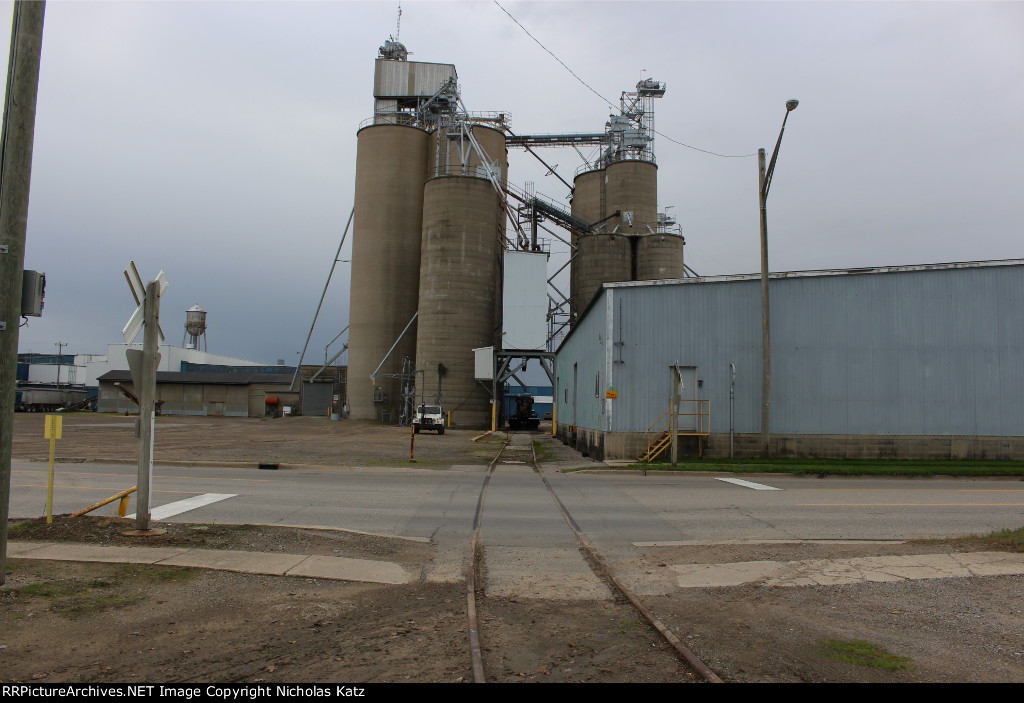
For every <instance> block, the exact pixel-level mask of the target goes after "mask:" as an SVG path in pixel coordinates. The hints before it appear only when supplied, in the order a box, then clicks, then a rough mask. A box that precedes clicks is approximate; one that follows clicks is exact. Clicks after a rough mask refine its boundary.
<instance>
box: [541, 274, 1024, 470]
mask: <svg viewBox="0 0 1024 703" xmlns="http://www.w3.org/2000/svg"><path fill="white" fill-rule="evenodd" d="M759 281H760V279H759V276H757V275H742V276H719V277H705V278H689V279H677V280H667V281H636V282H627V283H606V284H604V286H603V287H602V289H601V290H600V291H599V292H598V293H597V295H596V296H595V297H594V299H593V300H591V301H590V305H589V306H588V308H587V310H586V311H585V313H584V315H583V316H582V317H581V319H580V321H579V322H578V324H577V325H576V326H575V328H574V329H573V330H572V332H571V333H570V334H569V336H568V337H566V339H565V341H564V342H563V343H562V345H561V347H560V348H559V351H558V356H557V364H556V369H557V383H556V392H555V402H556V416H555V417H556V421H557V433H558V434H559V435H560V436H561V437H562V438H563V440H565V441H568V442H572V443H574V444H575V445H576V446H577V447H578V448H579V449H580V450H581V451H583V452H584V453H588V454H590V455H591V456H595V457H599V458H601V457H603V458H629V457H633V458H635V457H637V456H638V455H640V454H641V453H642V452H643V451H644V450H645V449H646V448H647V446H648V429H649V428H650V427H651V426H652V424H654V423H656V422H657V421H658V420H659V417H661V416H662V415H663V414H665V413H666V411H667V410H668V408H669V403H670V396H671V393H672V386H673V384H674V383H677V382H678V380H681V381H682V386H683V390H682V391H681V398H682V401H683V402H682V403H681V405H680V410H679V411H680V413H683V415H681V416H680V425H679V429H680V432H689V433H691V434H692V435H693V436H692V437H691V438H690V440H689V441H690V444H691V447H690V448H691V449H696V448H697V447H698V445H697V443H696V442H697V439H698V437H699V439H700V442H701V443H703V445H704V451H705V453H707V454H711V455H716V456H728V455H729V451H730V429H732V431H733V432H734V433H735V435H734V442H735V443H734V447H735V452H736V454H737V455H748V456H749V455H751V454H753V453H755V452H756V451H757V450H758V446H759V445H758V439H759V431H760V411H761V292H760V282H759ZM770 285H771V329H772V343H771V344H772V346H771V354H772V356H771V358H772V362H771V367H772V368H771V372H772V373H771V377H772V385H771V432H772V441H771V451H772V453H773V454H775V455H780V456H820V457H849V458H855V457H858V458H859V457H894V458H895V457H901V458H904V457H905V458H949V457H954V458H1015V459H1022V458H1024V260H1020V259H1017V260H1010V261H982V262H966V263H953V264H935V265H922V266H899V267H886V268H872V269H852V270H832V271H801V272H792V273H773V274H771V283H770ZM731 365H734V366H735V385H734V401H733V403H734V406H733V413H732V415H733V417H734V420H733V422H732V427H730V383H731V381H732V378H733V376H732V367H731ZM673 367H677V368H678V376H675V375H674V372H673V370H672V368H673ZM673 379H676V380H675V381H674V380H673ZM609 396H611V397H609ZM697 401H701V402H697ZM663 421H664V420H663ZM655 429H656V428H655Z"/></svg>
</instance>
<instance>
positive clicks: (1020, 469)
mask: <svg viewBox="0 0 1024 703" xmlns="http://www.w3.org/2000/svg"><path fill="white" fill-rule="evenodd" d="M588 468H589V467H588ZM608 468H609V469H615V470H619V471H621V470H623V469H625V470H636V471H642V470H643V469H647V470H648V471H722V472H729V473H739V474H744V473H747V474H752V473H758V474H762V473H763V474H772V473H775V474H811V475H815V476H1024V462H1021V461H966V460H962V461H952V460H950V461H946V460H937V461H905V460H895V459H893V460H887V459H874V460H865V459H761V458H754V457H750V458H743V459H718V458H716V459H698V460H693V459H686V460H683V461H680V462H679V463H678V464H677V465H675V466H672V465H671V464H669V463H668V462H667V461H655V462H652V463H650V464H630V465H628V466H615V467H608Z"/></svg>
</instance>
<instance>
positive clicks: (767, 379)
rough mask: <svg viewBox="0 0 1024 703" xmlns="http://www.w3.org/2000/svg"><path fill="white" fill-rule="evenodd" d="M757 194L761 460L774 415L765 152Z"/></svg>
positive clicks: (760, 151) (760, 162)
mask: <svg viewBox="0 0 1024 703" xmlns="http://www.w3.org/2000/svg"><path fill="white" fill-rule="evenodd" d="M757 168H758V179H757V191H758V197H759V199H760V203H761V438H760V442H759V445H760V447H761V456H762V457H764V458H768V454H769V440H770V439H771V426H772V421H771V414H772V356H771V354H772V352H771V349H772V333H771V306H770V305H769V303H768V206H767V204H766V202H765V201H766V199H767V197H768V193H767V192H766V189H765V182H766V181H765V167H764V149H758V150H757Z"/></svg>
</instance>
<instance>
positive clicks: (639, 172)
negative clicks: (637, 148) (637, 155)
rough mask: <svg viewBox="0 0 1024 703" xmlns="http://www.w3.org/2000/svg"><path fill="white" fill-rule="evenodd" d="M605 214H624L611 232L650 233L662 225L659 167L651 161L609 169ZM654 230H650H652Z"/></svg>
mask: <svg viewBox="0 0 1024 703" xmlns="http://www.w3.org/2000/svg"><path fill="white" fill-rule="evenodd" d="M605 176H606V181H605V183H606V184H605V214H606V215H610V214H611V213H613V212H615V211H616V210H618V211H620V212H621V213H622V214H621V215H620V216H619V217H616V218H614V219H612V220H610V221H609V223H608V226H607V230H608V231H618V232H621V233H625V234H635V233H637V232H644V233H647V232H650V231H652V230H654V229H655V228H656V227H657V223H658V166H657V164H655V163H652V162H650V161H639V160H631V161H616V162H615V163H611V164H608V167H607V168H606V169H605ZM648 228H650V229H648Z"/></svg>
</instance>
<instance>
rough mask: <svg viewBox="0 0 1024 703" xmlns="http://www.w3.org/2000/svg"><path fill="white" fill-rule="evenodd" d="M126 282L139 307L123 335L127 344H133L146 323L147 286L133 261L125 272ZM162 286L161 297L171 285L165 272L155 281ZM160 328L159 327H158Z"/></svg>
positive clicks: (161, 337)
mask: <svg viewBox="0 0 1024 703" xmlns="http://www.w3.org/2000/svg"><path fill="white" fill-rule="evenodd" d="M124 277H125V280H127V281H128V287H129V288H130V289H131V291H132V296H133V297H134V298H135V304H136V305H138V306H139V307H137V308H135V312H133V313H132V316H131V317H130V318H128V324H126V325H125V326H124V329H123V330H121V333H122V334H123V335H124V341H125V343H126V344H131V343H132V342H134V341H135V338H136V337H138V336H139V332H141V331H142V325H143V324H144V322H145V315H146V313H145V310H146V286H145V285H143V283H142V277H141V276H139V270H138V269H137V268H135V262H134V261H132V262H130V263H129V264H128V267H127V268H126V269H125V270H124ZM154 280H155V281H157V282H158V283H159V284H160V295H161V296H162V295H163V294H164V291H166V290H167V286H169V285H170V284H169V283H168V282H167V279H166V278H164V272H163V271H160V273H158V274H157V275H156V278H155V279H154ZM157 327H159V325H157ZM160 339H164V331H163V330H160Z"/></svg>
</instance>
